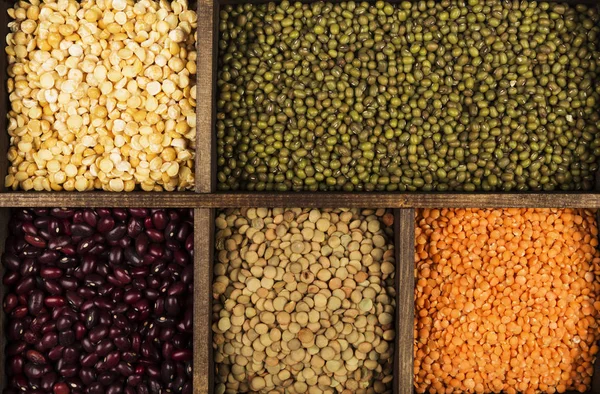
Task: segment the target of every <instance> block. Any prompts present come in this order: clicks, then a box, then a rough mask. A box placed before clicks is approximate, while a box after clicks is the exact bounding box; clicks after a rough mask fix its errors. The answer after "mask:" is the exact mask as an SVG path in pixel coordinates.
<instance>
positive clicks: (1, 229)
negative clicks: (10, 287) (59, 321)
mask: <svg viewBox="0 0 600 394" xmlns="http://www.w3.org/2000/svg"><path fill="white" fill-rule="evenodd" d="M9 219H10V210H9V209H1V210H0V256H1V255H2V254H4V247H5V245H6V237H7V236H8V220H9ZM0 278H4V266H3V265H2V264H0ZM0 302H1V303H4V285H2V284H0ZM5 328H6V316H4V308H0V349H1V351H0V391H1V392H4V389H5V388H6V379H5V378H4V377H5V376H6V370H5V368H4V363H5V357H6V351H5V349H6V345H7V343H6V342H7V341H6V336H5V334H4V330H5Z"/></svg>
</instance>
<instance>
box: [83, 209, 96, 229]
mask: <svg viewBox="0 0 600 394" xmlns="http://www.w3.org/2000/svg"><path fill="white" fill-rule="evenodd" d="M83 220H84V221H85V222H86V223H87V225H88V226H91V227H96V224H98V215H97V214H96V212H95V211H94V210H93V209H84V210H83Z"/></svg>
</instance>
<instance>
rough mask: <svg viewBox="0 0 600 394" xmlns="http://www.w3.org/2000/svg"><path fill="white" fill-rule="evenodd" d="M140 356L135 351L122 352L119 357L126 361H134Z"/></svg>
mask: <svg viewBox="0 0 600 394" xmlns="http://www.w3.org/2000/svg"><path fill="white" fill-rule="evenodd" d="M139 358H140V356H139V354H137V353H135V352H123V353H121V359H122V360H123V361H124V362H126V363H129V364H131V363H135V362H137V361H138V359H139Z"/></svg>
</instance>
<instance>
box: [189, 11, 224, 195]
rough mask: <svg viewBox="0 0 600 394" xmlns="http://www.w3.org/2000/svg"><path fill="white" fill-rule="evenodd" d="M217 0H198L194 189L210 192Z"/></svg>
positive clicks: (214, 174) (212, 182) (212, 187)
mask: <svg viewBox="0 0 600 394" xmlns="http://www.w3.org/2000/svg"><path fill="white" fill-rule="evenodd" d="M217 1H218V0H198V40H197V44H196V45H197V53H198V59H197V61H196V162H195V167H196V171H195V175H194V176H195V181H196V192H198V193H213V192H215V191H216V181H217V157H216V152H217V145H216V138H217V136H216V134H215V131H214V128H213V125H214V119H215V106H216V90H217V86H216V73H217V71H216V70H217V34H216V32H217V30H216V29H217V28H218V26H217V21H218V12H219V5H218V3H217Z"/></svg>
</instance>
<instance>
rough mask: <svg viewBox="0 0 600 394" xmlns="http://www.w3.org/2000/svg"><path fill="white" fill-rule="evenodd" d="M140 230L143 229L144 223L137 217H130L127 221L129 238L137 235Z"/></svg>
mask: <svg viewBox="0 0 600 394" xmlns="http://www.w3.org/2000/svg"><path fill="white" fill-rule="evenodd" d="M142 231H144V224H143V222H142V221H141V220H140V219H138V218H133V217H132V218H130V219H129V222H128V223H127V235H128V236H129V237H131V238H135V237H137V236H138V235H139V234H140V233H141V232H142Z"/></svg>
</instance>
